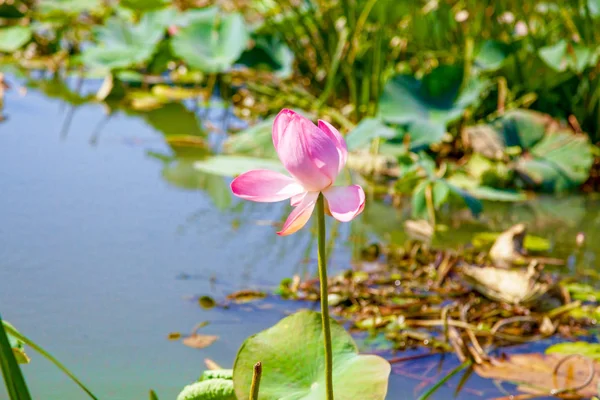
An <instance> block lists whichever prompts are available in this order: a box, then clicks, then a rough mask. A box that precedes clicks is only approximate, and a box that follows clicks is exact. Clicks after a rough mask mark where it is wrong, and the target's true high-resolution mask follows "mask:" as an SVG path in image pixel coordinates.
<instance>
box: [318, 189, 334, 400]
mask: <svg viewBox="0 0 600 400" xmlns="http://www.w3.org/2000/svg"><path fill="white" fill-rule="evenodd" d="M317 218H318V234H317V236H318V240H319V281H320V284H321V317H322V320H323V342H324V345H325V385H326V393H327V397H326V399H327V400H333V353H332V350H331V328H330V326H329V304H328V303H327V296H328V292H327V256H326V254H325V252H326V251H325V246H326V245H325V200H324V198H323V193H319V199H318V200H317Z"/></svg>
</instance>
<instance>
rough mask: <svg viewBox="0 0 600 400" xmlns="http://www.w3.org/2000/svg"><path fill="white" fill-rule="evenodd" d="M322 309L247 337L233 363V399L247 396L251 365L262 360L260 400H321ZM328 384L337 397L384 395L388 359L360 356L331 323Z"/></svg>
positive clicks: (378, 398) (377, 398) (375, 398)
mask: <svg viewBox="0 0 600 400" xmlns="http://www.w3.org/2000/svg"><path fill="white" fill-rule="evenodd" d="M321 328H322V324H321V314H320V313H317V312H314V311H300V312H297V313H295V314H293V315H291V316H289V317H286V318H284V319H282V320H281V321H279V323H277V324H276V325H275V326H273V327H271V328H269V329H267V330H265V331H262V332H260V333H258V334H256V335H254V336H251V337H250V338H248V339H246V341H245V342H244V344H242V347H241V348H240V350H239V352H238V355H237V358H236V361H235V365H234V367H233V382H234V388H235V394H236V396H237V398H238V400H248V397H249V388H250V385H251V382H252V374H253V366H254V364H255V363H256V362H257V361H260V362H261V363H262V367H263V372H262V379H261V383H260V393H259V396H260V399H261V400H279V399H288V400H323V399H324V398H326V394H325V361H324V349H323V337H322V332H321ZM331 339H332V350H333V389H334V395H335V398H336V399H337V400H356V399H361V400H383V399H384V398H385V395H386V393H387V386H388V377H389V374H390V370H391V367H390V364H389V363H388V362H387V361H386V360H384V359H383V358H381V357H379V356H375V355H359V354H358V349H357V347H356V344H355V343H354V341H353V340H352V337H351V336H350V335H349V334H348V333H347V332H346V331H345V330H344V328H343V327H342V326H341V325H339V324H338V323H337V322H335V321H332V323H331Z"/></svg>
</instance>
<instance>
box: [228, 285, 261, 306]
mask: <svg viewBox="0 0 600 400" xmlns="http://www.w3.org/2000/svg"><path fill="white" fill-rule="evenodd" d="M265 297H267V294H266V293H265V292H261V291H260V290H251V289H247V290H239V291H237V292H233V293H231V294H230V295H229V296H227V298H228V299H229V300H233V301H234V302H236V303H237V304H243V303H249V302H251V301H255V300H260V299H264V298H265Z"/></svg>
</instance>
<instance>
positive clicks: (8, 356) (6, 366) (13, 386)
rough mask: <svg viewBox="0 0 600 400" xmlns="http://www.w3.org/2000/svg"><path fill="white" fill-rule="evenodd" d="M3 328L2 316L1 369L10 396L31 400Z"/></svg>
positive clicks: (0, 326) (0, 330) (0, 339)
mask: <svg viewBox="0 0 600 400" xmlns="http://www.w3.org/2000/svg"><path fill="white" fill-rule="evenodd" d="M3 327H4V322H3V321H2V317H1V316H0V369H2V376H4V382H5V383H6V390H7V391H8V396H9V397H10V399H11V400H31V395H30V394H29V389H28V388H27V383H26V382H25V378H24V377H23V373H22V372H21V368H20V367H19V364H18V363H17V360H16V358H15V355H14V353H13V350H12V347H10V344H9V343H8V336H7V333H6V331H5V330H4V328H3Z"/></svg>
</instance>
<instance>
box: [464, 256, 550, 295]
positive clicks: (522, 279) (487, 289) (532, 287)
mask: <svg viewBox="0 0 600 400" xmlns="http://www.w3.org/2000/svg"><path fill="white" fill-rule="evenodd" d="M460 270H461V272H462V273H463V276H464V277H465V278H466V280H467V281H468V282H469V284H471V285H472V286H473V288H474V289H475V290H477V291H478V292H480V293H481V294H483V295H484V296H486V297H488V298H490V299H492V300H495V301H504V302H507V303H511V304H528V303H532V302H535V301H536V300H538V299H539V298H540V297H541V296H543V295H544V294H545V293H547V292H548V290H549V289H550V285H549V284H546V283H543V282H539V280H538V278H539V273H538V271H537V270H536V269H535V265H534V264H532V265H531V266H530V267H529V268H528V269H527V270H514V269H510V270H508V269H504V268H495V267H479V266H473V265H467V264H463V265H462V266H461V269H460Z"/></svg>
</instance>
